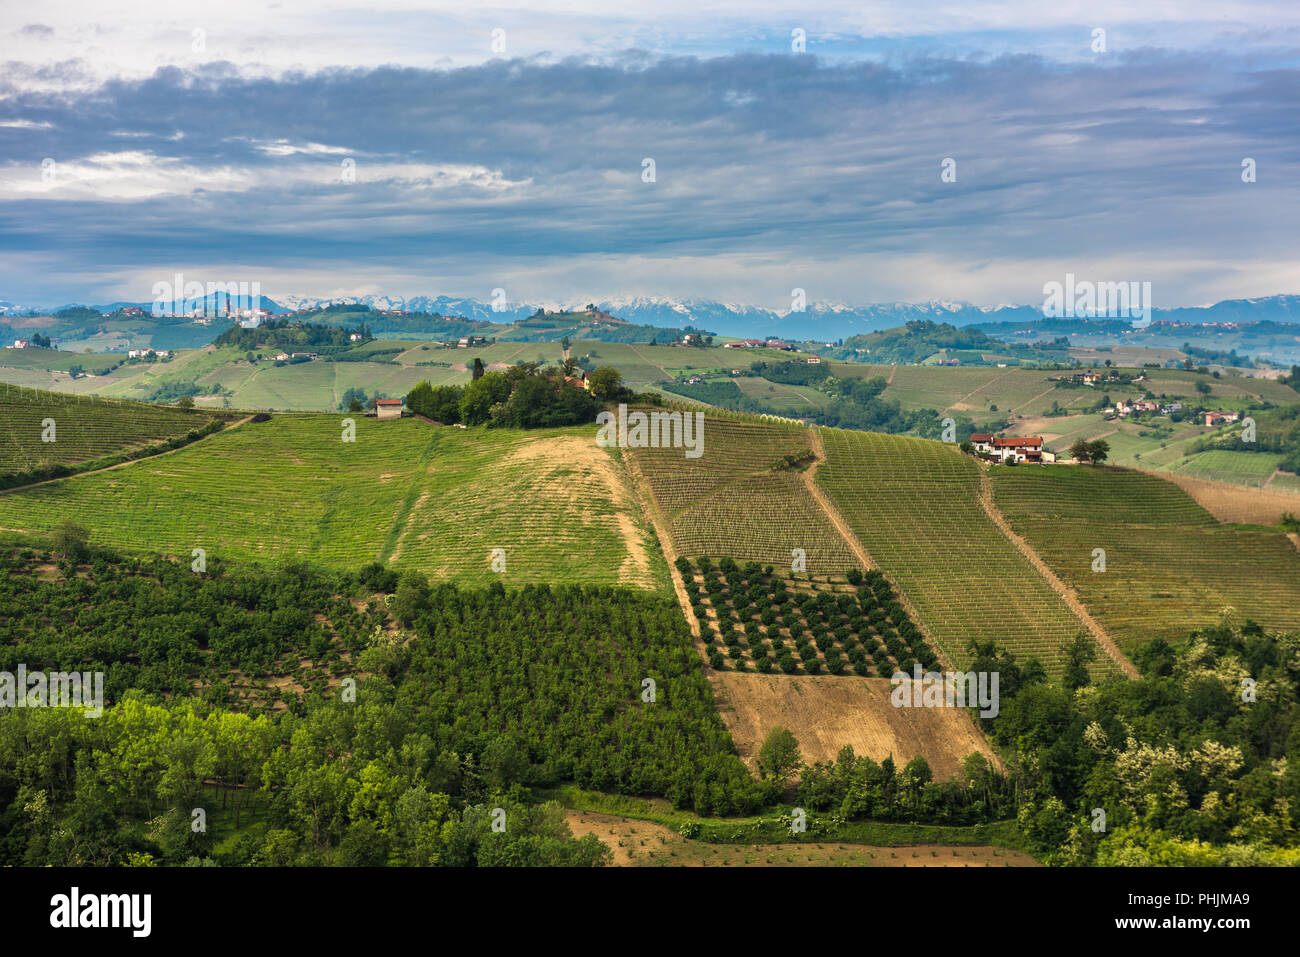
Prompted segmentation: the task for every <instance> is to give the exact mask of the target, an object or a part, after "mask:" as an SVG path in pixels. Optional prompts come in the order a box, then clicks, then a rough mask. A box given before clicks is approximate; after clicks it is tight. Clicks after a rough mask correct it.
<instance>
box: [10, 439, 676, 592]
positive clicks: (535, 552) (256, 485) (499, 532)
mask: <svg viewBox="0 0 1300 957" xmlns="http://www.w3.org/2000/svg"><path fill="white" fill-rule="evenodd" d="M352 418H353V419H354V421H355V423H356V441H355V442H351V443H349V442H344V441H342V429H341V421H342V419H343V416H342V415H337V414H336V415H312V414H297V415H285V414H276V415H274V416H273V417H272V419H271V421H269V422H263V423H248V424H247V425H244V426H240V427H239V428H236V429H232V430H231V431H229V432H226V433H222V434H219V435H216V436H213V437H211V438H209V439H205V440H204V441H202V442H200V443H198V444H197V445H195V446H192V447H189V448H186V449H183V450H181V451H178V452H175V453H172V454H170V455H165V456H162V457H159V458H156V459H147V460H143V461H140V462H136V463H133V464H131V465H129V466H126V467H123V468H120V469H114V470H110V471H104V472H98V473H92V474H87V475H83V476H78V477H75V478H71V479H66V480H62V481H59V482H53V483H49V484H47V485H42V486H39V487H35V488H31V489H26V490H19V491H16V492H11V493H8V494H4V495H0V526H3V527H5V528H8V529H15V530H19V531H26V532H31V533H36V534H41V533H44V532H47V531H49V530H50V529H51V528H53V527H54V526H55V525H57V524H58V522H59V521H61V520H62V519H63V518H64V517H68V518H72V519H74V520H75V521H77V522H78V523H79V524H81V525H84V526H85V527H86V528H87V529H89V531H90V533H91V540H92V541H94V542H97V543H101V544H105V545H110V546H114V547H120V548H138V549H146V550H150V551H158V552H162V553H165V554H170V555H177V556H181V557H184V558H187V559H188V556H189V555H190V554H191V550H192V549H194V548H203V549H205V550H206V551H207V553H208V554H209V555H210V556H229V557H231V558H235V559H245V560H262V561H266V560H284V559H303V560H308V561H312V562H315V563H319V564H322V565H327V566H332V567H340V568H357V567H360V566H361V565H364V564H365V563H367V562H370V561H375V560H383V561H385V562H388V563H390V564H391V565H393V566H394V567H398V568H415V569H418V570H420V571H422V572H424V573H425V574H427V575H429V576H430V577H432V578H433V579H435V580H455V581H458V582H476V583H484V582H488V581H491V580H496V579H497V578H498V577H499V578H500V579H501V580H503V581H504V583H505V584H507V585H519V584H525V583H528V582H543V581H547V582H580V583H609V584H615V583H620V582H622V583H626V584H632V585H639V586H642V587H657V586H659V585H661V584H664V583H666V582H667V567H666V565H665V564H664V562H663V558H662V556H661V555H660V554H659V552H658V550H657V549H656V548H655V547H654V544H653V541H652V539H651V536H650V534H649V532H648V531H647V530H646V528H645V526H644V522H643V521H642V518H641V514H640V510H639V509H638V508H637V507H636V506H635V499H634V498H633V496H632V494H631V491H630V489H629V487H628V485H627V479H626V476H625V474H624V472H623V471H622V468H621V465H620V462H619V460H618V459H617V458H616V457H613V456H611V455H610V453H608V452H606V451H605V450H602V449H598V448H596V447H595V442H594V436H593V430H592V429H576V428H575V429H558V430H539V431H536V432H515V431H508V430H486V429H477V430H475V429H471V430H462V429H456V428H439V427H435V426H431V425H429V424H428V423H425V422H422V421H419V420H415V419H401V420H398V421H394V422H378V421H376V420H374V419H367V418H364V417H361V416H354V417H352ZM494 548H501V549H504V551H505V560H506V566H505V567H506V572H505V574H504V575H499V576H498V574H497V573H495V572H493V570H492V569H491V567H490V564H489V559H490V550H491V549H494Z"/></svg>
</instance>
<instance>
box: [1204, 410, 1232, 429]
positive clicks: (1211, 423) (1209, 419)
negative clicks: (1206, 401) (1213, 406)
mask: <svg viewBox="0 0 1300 957" xmlns="http://www.w3.org/2000/svg"><path fill="white" fill-rule="evenodd" d="M1239 418H1241V413H1240V412H1206V413H1205V425H1206V427H1207V428H1211V429H1212V428H1214V427H1215V426H1216V425H1221V424H1223V423H1224V422H1236V421H1237V420H1238V419H1239Z"/></svg>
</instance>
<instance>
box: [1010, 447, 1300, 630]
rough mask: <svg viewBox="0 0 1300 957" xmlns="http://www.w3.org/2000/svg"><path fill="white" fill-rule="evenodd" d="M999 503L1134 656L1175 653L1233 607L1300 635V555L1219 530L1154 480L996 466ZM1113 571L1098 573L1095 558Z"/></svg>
mask: <svg viewBox="0 0 1300 957" xmlns="http://www.w3.org/2000/svg"><path fill="white" fill-rule="evenodd" d="M992 474H993V488H994V499H995V501H996V503H997V505H998V507H999V508H1000V509H1001V510H1002V512H1003V513H1004V514H1005V515H1006V517H1007V520H1008V521H1009V522H1010V523H1011V525H1012V527H1013V528H1014V529H1015V530H1016V531H1017V532H1018V533H1019V534H1020V535H1022V536H1024V537H1025V538H1026V539H1027V540H1028V541H1029V542H1030V544H1032V545H1033V546H1034V548H1035V550H1036V551H1037V552H1038V553H1039V555H1041V556H1042V558H1043V560H1044V561H1046V562H1047V563H1048V564H1049V565H1050V566H1051V567H1052V570H1053V571H1055V572H1056V574H1057V575H1058V576H1059V577H1060V578H1061V579H1062V580H1063V581H1065V582H1066V583H1067V584H1069V585H1071V586H1073V587H1074V588H1075V589H1076V590H1077V591H1078V593H1079V595H1080V597H1081V598H1082V599H1083V601H1084V603H1085V604H1086V605H1087V607H1088V609H1089V611H1090V612H1091V613H1092V614H1093V615H1094V616H1095V617H1096V618H1097V619H1098V620H1099V621H1101V623H1102V625H1103V626H1104V627H1105V628H1106V629H1107V630H1108V631H1109V632H1110V633H1111V634H1112V635H1113V636H1114V637H1115V639H1116V640H1117V641H1118V642H1119V643H1120V645H1121V647H1122V648H1123V650H1124V651H1125V652H1126V653H1132V652H1134V651H1136V650H1137V649H1138V648H1139V647H1141V646H1142V645H1143V644H1145V643H1146V642H1147V641H1149V640H1150V639H1152V638H1165V639H1167V640H1168V641H1170V642H1171V643H1176V642H1179V641H1183V640H1186V637H1187V634H1188V632H1190V631H1191V630H1193V629H1195V628H1199V627H1202V626H1204V625H1208V624H1212V623H1214V622H1216V621H1217V620H1218V618H1219V615H1220V612H1221V611H1222V609H1223V608H1225V607H1228V606H1231V607H1233V608H1235V609H1236V611H1237V613H1238V616H1239V617H1240V618H1242V619H1245V618H1253V619H1254V620H1255V621H1257V622H1259V623H1260V624H1261V625H1264V626H1265V627H1266V628H1278V629H1293V628H1296V627H1300V552H1297V551H1296V549H1295V547H1294V546H1293V545H1292V544H1291V542H1290V541H1289V540H1288V539H1287V538H1286V536H1285V535H1283V534H1282V533H1281V532H1280V531H1270V530H1266V529H1263V528H1259V527H1253V526H1241V525H1228V524H1220V523H1219V522H1218V521H1216V520H1215V518H1214V517H1213V516H1212V515H1211V514H1210V513H1209V512H1207V511H1206V510H1205V509H1204V508H1202V507H1201V506H1200V505H1198V504H1197V503H1196V502H1195V501H1194V500H1193V499H1192V498H1191V496H1189V495H1188V494H1187V493H1186V492H1184V491H1183V490H1182V489H1181V488H1179V487H1178V486H1177V485H1175V484H1173V483H1172V482H1167V481H1165V480H1163V479H1161V478H1158V477H1156V476H1153V475H1148V474H1144V473H1142V472H1135V471H1129V470H1127V469H1117V468H1101V469H1098V468H1085V467H1078V466H1036V467H1031V468H1026V467H1019V466H1018V467H1015V468H1007V467H1002V466H1000V467H997V468H994V469H993V473H992ZM1096 548H1101V549H1104V550H1105V558H1106V570H1105V571H1104V572H1094V571H1093V570H1092V567H1093V549H1096Z"/></svg>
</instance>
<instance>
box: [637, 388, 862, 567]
mask: <svg viewBox="0 0 1300 957" xmlns="http://www.w3.org/2000/svg"><path fill="white" fill-rule="evenodd" d="M627 454H628V455H629V456H630V457H631V461H632V463H633V465H634V468H635V469H636V470H637V472H639V474H640V475H641V477H642V478H643V479H644V483H645V485H646V487H648V488H649V490H650V493H651V495H652V496H653V497H654V500H655V503H656V504H657V505H658V507H659V509H660V510H661V511H662V513H663V515H664V518H665V520H666V522H667V524H668V526H669V530H670V534H671V535H672V539H673V544H674V545H675V546H676V549H677V552H678V554H680V555H694V556H699V555H704V556H724V555H725V556H729V557H731V558H734V559H736V560H737V561H756V562H760V563H763V564H771V565H774V566H776V567H778V568H781V569H785V570H789V569H790V568H791V562H792V552H793V551H794V549H803V551H804V555H805V558H806V561H807V566H806V571H807V572H808V573H810V574H815V575H838V574H843V573H844V572H845V571H847V570H848V569H849V568H852V567H855V566H856V565H857V564H858V563H857V562H856V561H855V559H854V557H853V553H852V551H851V550H850V549H849V547H848V545H847V544H846V543H845V541H844V539H843V538H842V537H841V536H840V535H839V533H838V532H836V531H835V528H834V526H833V525H832V524H831V523H830V521H829V520H828V519H827V518H826V515H825V513H823V512H822V510H821V509H820V508H819V507H818V505H817V503H816V501H815V500H814V499H813V497H812V495H811V494H810V493H809V491H808V488H807V486H806V485H805V484H804V477H803V474H802V473H801V471H800V468H801V467H803V465H804V464H806V461H807V459H808V456H809V455H810V454H811V450H810V444H809V437H808V435H807V433H806V432H805V430H804V428H803V426H800V425H797V424H791V423H784V422H776V421H765V420H759V419H755V418H753V417H748V416H746V417H741V416H735V415H729V414H727V413H715V412H709V413H706V414H705V419H704V441H703V454H702V455H701V456H700V457H699V458H696V459H689V458H686V457H685V455H684V453H683V450H682V449H629V450H628V452H627ZM787 457H788V458H787ZM792 461H793V462H794V463H796V464H791V462H792Z"/></svg>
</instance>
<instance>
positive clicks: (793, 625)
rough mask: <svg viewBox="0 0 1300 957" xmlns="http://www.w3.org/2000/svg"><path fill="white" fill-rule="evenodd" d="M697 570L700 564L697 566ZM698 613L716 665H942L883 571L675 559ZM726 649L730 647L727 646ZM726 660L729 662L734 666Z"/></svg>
mask: <svg viewBox="0 0 1300 957" xmlns="http://www.w3.org/2000/svg"><path fill="white" fill-rule="evenodd" d="M697 569H698V571H697ZM677 571H678V574H680V575H681V576H682V579H683V581H684V582H685V585H686V590H687V594H688V595H690V596H691V603H692V606H693V609H694V611H695V616H696V617H697V618H698V619H699V620H700V621H701V622H705V623H707V627H708V629H709V632H708V634H706V635H705V642H706V644H708V646H709V662H710V664H711V666H712V667H714V668H717V669H722V668H726V667H731V668H734V669H735V670H737V671H749V670H751V669H753V670H757V671H761V672H763V673H765V674H766V673H768V672H772V671H775V670H780V671H782V672H784V673H785V674H810V675H816V674H821V673H823V672H827V673H829V674H832V675H840V674H853V675H858V676H860V677H864V678H870V677H872V676H873V675H878V676H879V677H882V678H888V677H890V676H892V675H893V674H894V673H895V672H897V671H900V670H901V671H903V672H904V673H906V674H909V675H910V674H911V673H912V668H913V665H915V664H917V663H919V664H920V665H921V666H922V667H924V668H927V669H932V668H936V667H938V665H939V660H938V658H936V657H935V654H934V651H933V650H931V649H930V647H929V646H928V645H927V644H926V643H925V638H924V637H923V636H922V635H921V631H920V629H918V628H917V627H916V625H915V624H914V623H913V622H912V620H911V619H910V618H908V616H907V611H906V610H905V609H904V608H903V606H902V605H901V604H899V602H898V596H897V595H895V594H894V590H893V587H892V586H891V585H890V584H889V582H888V581H886V580H885V577H884V576H883V575H881V574H880V572H878V571H875V570H872V571H869V572H867V573H866V574H865V575H863V574H861V573H858V572H854V573H852V576H851V578H852V581H856V582H857V585H856V586H855V585H854V584H852V583H851V581H839V582H831V583H823V584H822V585H821V586H820V587H819V588H817V589H816V590H815V589H814V586H813V585H812V584H811V583H809V582H806V581H800V580H796V579H790V578H787V577H786V576H783V575H778V574H775V570H774V569H773V568H772V566H770V565H769V566H767V567H766V568H762V567H760V566H759V564H758V563H757V562H746V563H745V564H744V565H743V566H741V565H738V564H737V563H736V562H734V561H732V560H731V559H730V558H723V559H721V560H720V561H719V562H718V563H717V564H716V565H715V564H713V562H712V561H710V560H709V559H708V558H699V559H697V560H696V562H695V564H694V565H692V563H691V562H690V561H689V560H688V559H686V558H678V559H677ZM724 649H725V653H724ZM728 660H729V661H730V664H729V665H728Z"/></svg>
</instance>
